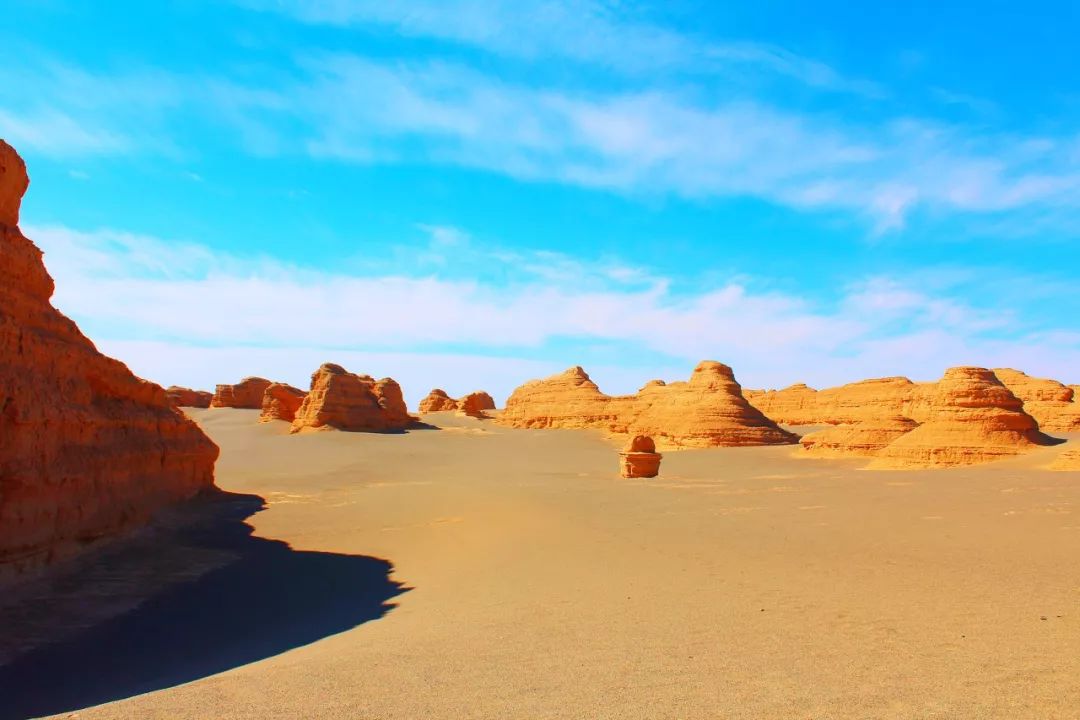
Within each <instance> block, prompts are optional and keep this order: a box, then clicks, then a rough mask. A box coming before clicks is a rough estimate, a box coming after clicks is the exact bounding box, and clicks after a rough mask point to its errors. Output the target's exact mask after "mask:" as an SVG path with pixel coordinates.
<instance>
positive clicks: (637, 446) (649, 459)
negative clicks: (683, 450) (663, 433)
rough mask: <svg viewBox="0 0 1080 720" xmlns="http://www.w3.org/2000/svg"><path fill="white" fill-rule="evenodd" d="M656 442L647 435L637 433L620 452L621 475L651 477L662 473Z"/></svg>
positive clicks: (625, 476) (626, 476)
mask: <svg viewBox="0 0 1080 720" xmlns="http://www.w3.org/2000/svg"><path fill="white" fill-rule="evenodd" d="M662 457H663V456H662V455H661V454H660V453H658V452H656V443H655V442H653V439H652V438H651V437H649V436H647V435H636V436H634V437H633V438H631V440H630V442H629V443H627V445H626V448H625V449H624V450H623V451H622V452H621V453H619V475H621V476H622V477H624V478H651V477H656V476H657V475H659V474H660V459H661V458H662Z"/></svg>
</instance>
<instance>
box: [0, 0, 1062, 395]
mask: <svg viewBox="0 0 1080 720" xmlns="http://www.w3.org/2000/svg"><path fill="white" fill-rule="evenodd" d="M721 5H722V6H721ZM1077 21H1080V10H1077V8H1076V6H1075V4H1071V3H1060V4H1056V3H1027V4H1025V5H1024V6H1023V7H1022V8H1018V7H1017V6H1016V3H994V2H981V3H922V2H906V3H888V4H886V3H875V4H870V5H868V6H866V7H864V8H861V9H857V8H852V6H851V4H850V3H840V2H815V3H795V2H769V1H767V0H758V1H757V2H753V3H724V4H720V3H707V2H690V1H676V2H665V3H635V2H628V1H620V0H543V1H529V0H518V1H514V2H510V1H491V2H478V1H473V0H448V1H446V2H435V1H434V0H418V1H417V2H409V3H395V2H390V1H388V0H383V1H382V2H367V1H364V0H322V1H320V0H310V1H307V2H301V1H300V0H296V1H292V0H277V1H275V0H239V1H238V2H233V3H229V2H195V1H188V2H180V1H177V2H161V3H141V2H138V3H137V2H119V1H118V2H111V3H89V2H82V3H76V2H66V1H65V0H45V1H39V0H33V1H32V0H11V1H9V2H8V3H7V5H6V8H5V13H4V17H3V20H0V47H3V48H4V55H5V57H4V61H3V63H0V137H4V138H6V139H7V140H8V141H9V142H11V143H12V144H13V145H15V147H16V148H17V149H18V150H19V151H20V152H21V153H22V154H23V155H24V157H25V158H26V160H27V162H28V164H29V168H30V172H31V179H32V185H31V191H30V193H29V195H28V196H27V198H26V201H25V203H24V210H23V218H22V223H23V226H24V230H25V231H26V234H27V235H29V236H30V237H31V238H32V239H34V240H35V241H37V242H38V244H39V245H41V246H42V248H43V249H44V250H45V251H46V263H47V264H48V266H49V268H50V270H51V271H52V272H53V274H54V276H55V277H56V279H57V284H58V291H57V295H56V297H55V303H56V305H57V306H58V307H60V308H61V309H62V310H64V311H65V312H66V313H68V314H69V315H71V316H72V317H73V318H74V319H75V320H76V321H78V322H79V324H80V326H81V327H82V328H83V330H84V331H85V332H86V333H87V334H88V335H89V336H90V337H91V338H92V339H93V340H94V341H95V342H97V343H98V344H99V346H100V347H101V348H102V349H104V350H106V351H107V352H110V353H111V354H114V355H116V356H118V357H120V358H121V359H123V360H125V361H127V362H128V363H129V364H130V365H131V366H132V368H133V369H134V370H135V371H136V372H139V373H140V374H142V375H144V376H146V377H149V378H151V379H153V380H156V381H158V382H162V383H164V384H170V383H174V382H175V383H180V384H189V385H194V386H202V387H207V386H210V385H212V384H213V383H215V382H225V381H232V380H235V379H238V378H239V377H240V376H241V375H245V374H253V373H258V374H264V375H267V376H270V377H274V378H280V379H284V380H288V381H291V382H294V383H297V384H303V383H305V382H306V376H307V374H308V373H309V372H310V370H311V369H313V368H314V366H315V365H317V364H318V363H320V362H322V361H324V360H335V361H338V362H341V363H343V364H345V365H346V366H348V367H350V368H351V369H354V370H356V371H359V372H370V373H372V374H375V375H391V376H394V377H396V378H398V379H399V380H401V381H402V383H403V385H404V386H405V389H406V393H407V395H408V397H410V399H412V400H415V399H416V398H418V397H420V396H422V395H423V394H424V393H425V392H426V391H427V390H428V389H429V388H430V387H431V386H434V385H439V386H443V387H445V388H446V389H447V390H448V391H450V392H452V393H463V392H466V391H469V390H472V389H474V388H476V387H484V388H487V389H490V390H492V391H493V392H494V393H495V394H497V395H505V394H506V393H507V392H508V391H509V390H510V389H512V388H513V387H514V386H515V385H517V384H518V383H520V382H521V381H523V380H525V379H528V378H530V377H534V376H537V375H544V374H548V373H550V372H554V371H557V370H560V369H562V368H564V367H566V366H569V365H573V364H581V365H583V366H585V367H586V369H588V370H589V371H590V372H591V373H592V374H593V376H594V378H595V379H597V380H598V382H600V384H601V386H602V387H603V388H604V389H607V390H610V391H613V392H622V391H632V390H633V389H635V388H636V387H638V386H639V385H640V384H642V383H643V382H644V381H645V380H647V379H649V378H652V377H665V378H667V379H677V378H680V377H685V376H686V375H687V374H688V373H689V370H690V368H691V367H692V366H693V365H694V364H695V362H696V361H697V360H700V359H703V358H713V359H718V360H722V361H724V362H727V363H729V364H731V365H732V366H733V367H734V368H735V370H736V374H737V377H738V378H739V379H740V380H741V381H742V382H743V384H744V385H746V386H748V387H781V386H784V385H787V384H790V383H792V382H796V381H806V382H809V383H811V384H813V385H817V386H824V385H829V384H837V383H840V382H846V381H851V380H855V379H860V378H864V377H870V376H882V375H894V374H904V375H908V376H911V377H914V378H917V379H933V378H934V377H936V376H938V375H940V373H941V372H942V370H944V368H946V367H948V366H950V365H957V364H978V365H987V366H1002V365H1012V366H1016V367H1020V368H1021V369H1025V370H1027V371H1028V372H1031V373H1033V374H1040V375H1050V376H1054V377H1058V378H1059V379H1062V380H1064V381H1068V382H1073V383H1076V382H1080V322H1078V320H1077V318H1078V317H1080V293H1077V292H1076V287H1077V281H1078V279H1080V277H1078V276H1080V243H1078V239H1080V75H1078V74H1077V73H1076V68H1077V67H1080V62H1078V60H1080V57H1078V55H1080V51H1078V50H1077V49H1076V48H1077V46H1076V43H1075V37H1074V29H1075V27H1077Z"/></svg>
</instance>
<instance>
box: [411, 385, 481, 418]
mask: <svg viewBox="0 0 1080 720" xmlns="http://www.w3.org/2000/svg"><path fill="white" fill-rule="evenodd" d="M494 409H495V400H494V399H492V397H491V396H490V395H488V394H487V393H486V392H484V391H483V390H477V391H475V392H471V393H469V394H468V395H466V396H464V397H461V398H458V399H456V400H455V399H454V398H452V397H450V396H449V395H447V394H446V391H445V390H442V389H440V388H435V389H434V390H432V391H431V392H429V393H428V394H427V397H425V398H424V399H423V400H421V401H420V412H422V413H429V412H446V411H449V410H456V411H458V412H459V413H461V414H463V415H468V416H469V417H486V415H485V412H486V411H487V410H494Z"/></svg>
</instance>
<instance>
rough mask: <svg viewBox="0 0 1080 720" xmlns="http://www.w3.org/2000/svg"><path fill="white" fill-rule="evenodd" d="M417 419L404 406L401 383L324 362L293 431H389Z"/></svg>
mask: <svg viewBox="0 0 1080 720" xmlns="http://www.w3.org/2000/svg"><path fill="white" fill-rule="evenodd" d="M414 422H416V418H414V417H413V416H411V415H409V411H408V409H407V408H406V407H405V399H404V397H402V394H401V387H400V386H399V385H398V384H397V383H396V382H395V381H394V380H392V379H390V378H383V379H382V380H375V379H374V378H373V377H371V376H370V375H356V374H354V373H351V372H349V371H347V370H346V369H345V368H343V367H341V366H340V365H334V364H333V363H325V364H324V365H322V366H320V367H319V369H318V370H316V371H315V372H314V373H312V375H311V389H310V390H309V391H308V394H307V396H306V397H304V400H303V402H302V403H301V404H300V407H299V408H298V409H297V410H296V417H295V419H294V420H293V423H292V428H291V429H290V432H293V433H297V432H303V431H306V430H323V429H336V430H350V431H361V432H389V431H400V430H404V429H405V428H406V427H408V426H409V425H411V424H413V423H414Z"/></svg>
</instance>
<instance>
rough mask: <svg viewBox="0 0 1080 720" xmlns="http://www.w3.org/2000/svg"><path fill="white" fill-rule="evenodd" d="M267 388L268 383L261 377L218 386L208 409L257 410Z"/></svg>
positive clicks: (260, 406) (260, 405)
mask: <svg viewBox="0 0 1080 720" xmlns="http://www.w3.org/2000/svg"><path fill="white" fill-rule="evenodd" d="M268 387H270V381H269V380H267V379H266V378H261V377H247V378H244V379H243V380H241V381H240V382H238V383H237V384H235V385H218V386H217V388H216V389H215V390H214V398H213V399H212V400H211V401H210V407H216V408H241V409H245V410H259V409H261V408H262V404H263V393H265V392H266V388H268Z"/></svg>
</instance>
